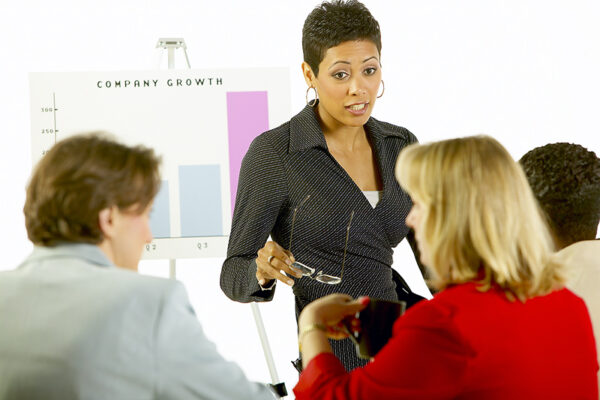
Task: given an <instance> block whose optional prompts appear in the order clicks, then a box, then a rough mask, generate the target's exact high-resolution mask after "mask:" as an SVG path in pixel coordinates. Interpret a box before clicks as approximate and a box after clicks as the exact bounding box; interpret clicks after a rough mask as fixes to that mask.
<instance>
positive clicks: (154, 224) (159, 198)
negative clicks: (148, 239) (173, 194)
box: [150, 181, 171, 238]
mask: <svg viewBox="0 0 600 400" xmlns="http://www.w3.org/2000/svg"><path fill="white" fill-rule="evenodd" d="M150 229H152V236H154V237H155V238H168V237H171V218H169V182H168V181H162V183H161V185H160V190H159V191H158V193H157V195H156V197H155V198H154V204H153V205H152V213H151V214H150Z"/></svg>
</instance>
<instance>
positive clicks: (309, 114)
mask: <svg viewBox="0 0 600 400" xmlns="http://www.w3.org/2000/svg"><path fill="white" fill-rule="evenodd" d="M315 107H316V106H315ZM365 129H366V131H367V134H369V135H371V136H372V138H373V139H374V141H375V142H378V141H380V140H382V139H384V138H386V137H399V138H404V139H408V138H407V137H406V136H405V135H404V134H403V133H402V132H399V131H397V130H392V129H387V128H386V126H385V124H384V123H382V122H380V121H378V120H376V119H375V118H373V117H370V118H369V120H368V121H367V123H366V124H365ZM314 147H320V148H322V149H327V142H326V141H325V136H323V131H322V130H321V124H320V123H319V119H318V117H317V113H316V109H315V108H314V107H311V106H308V105H307V106H305V107H304V109H302V111H300V112H299V113H298V114H296V115H295V116H294V117H292V119H291V120H290V144H289V152H290V153H294V152H296V151H301V150H306V149H310V148H314Z"/></svg>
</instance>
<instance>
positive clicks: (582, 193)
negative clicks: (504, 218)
mask: <svg viewBox="0 0 600 400" xmlns="http://www.w3.org/2000/svg"><path fill="white" fill-rule="evenodd" d="M519 162H520V163H521V165H522V167H523V170H524V171H525V175H526V176H527V180H528V181H529V184H530V186H531V188H532V190H533V194H534V195H535V197H536V199H537V200H538V202H539V204H540V206H541V208H542V209H543V210H544V212H545V214H546V217H547V220H548V224H549V225H550V230H551V232H552V236H553V239H554V243H555V244H556V247H557V248H558V249H559V250H560V251H559V256H560V258H561V261H562V262H563V263H565V264H566V265H568V267H569V268H570V271H569V275H568V281H567V286H568V287H569V288H570V289H571V290H573V292H575V293H576V294H577V295H579V296H581V297H582V298H583V299H584V301H585V302H586V304H587V307H588V310H589V312H590V316H591V318H592V324H593V325H594V331H595V336H596V349H599V348H600V290H598V287H599V286H600V240H594V239H595V238H596V234H597V231H598V224H599V223H600V158H598V157H597V156H596V154H595V153H594V152H593V151H589V150H587V149H586V148H584V147H583V146H581V145H578V144H573V143H551V144H547V145H545V146H541V147H536V148H535V149H532V150H530V151H529V152H527V153H526V154H525V155H524V156H523V157H522V158H521V160H520V161H519ZM598 379H599V380H598V382H599V383H600V377H598Z"/></svg>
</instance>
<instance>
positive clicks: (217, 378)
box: [155, 282, 274, 400]
mask: <svg viewBox="0 0 600 400" xmlns="http://www.w3.org/2000/svg"><path fill="white" fill-rule="evenodd" d="M155 340H156V346H155V348H156V355H155V362H156V373H157V379H158V384H157V388H156V391H157V398H158V399H210V400H213V399H214V400H216V399H230V400H238V399H239V400H246V399H257V400H259V399H260V400H262V399H265V400H267V399H268V400H273V399H274V395H273V394H272V391H271V389H270V388H269V387H268V386H267V385H265V384H261V383H256V382H250V381H248V380H247V379H246V376H245V375H244V373H243V371H242V370H241V369H240V367H239V366H238V365H236V364H235V363H233V362H230V361H227V360H225V359H224V358H223V357H222V356H221V355H220V354H219V353H218V352H217V348H216V346H215V344H214V343H212V342H211V341H210V340H209V339H208V338H207V337H206V335H205V334H204V331H203V330H202V327H201V326H200V323H199V322H198V319H197V318H196V315H195V313H194V311H193V309H192V307H191V305H190V303H189V300H188V296H187V292H186V290H185V288H184V287H183V285H182V284H181V283H179V282H172V285H169V288H168V290H166V291H165V294H164V296H163V299H162V302H161V307H160V309H159V314H158V318H157V322H156V327H155Z"/></svg>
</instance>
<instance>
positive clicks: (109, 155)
mask: <svg viewBox="0 0 600 400" xmlns="http://www.w3.org/2000/svg"><path fill="white" fill-rule="evenodd" d="M158 165H159V160H158V158H157V157H156V156H155V155H154V153H153V152H152V151H151V150H149V149H145V148H142V147H127V146H124V145H121V144H118V143H116V142H114V141H112V140H109V139H105V138H103V137H102V136H100V135H89V136H77V137H72V138H69V139H65V140H64V141H62V142H59V143H58V144H56V145H55V146H54V147H53V148H52V149H51V150H50V152H48V153H47V154H46V155H45V156H44V158H43V159H42V160H41V161H40V163H39V164H38V166H37V167H36V168H35V171H34V173H33V176H32V178H31V182H30V183H29V186H28V190H27V199H26V203H25V208H24V211H25V220H26V225H27V232H28V235H29V238H30V239H31V240H32V242H34V244H35V247H34V250H33V252H32V254H31V255H30V256H29V257H28V258H27V259H26V260H25V261H24V262H23V263H22V264H21V265H20V266H19V267H18V268H17V269H15V270H12V271H7V272H2V273H0V326H2V334H1V335H0V359H2V362H0V399H14V398H18V399H21V398H22V399H35V398H40V399H61V400H64V399H79V398H85V399H134V398H135V399H138V398H144V399H161V398H173V399H183V398H185V399H248V398H256V399H272V398H273V396H272V395H271V391H270V389H268V388H267V386H265V385H262V384H258V383H252V382H248V381H247V379H246V378H245V376H244V374H243V372H242V371H241V369H240V368H239V367H237V366H236V365H235V364H233V363H231V362H228V361H226V360H224V359H223V358H222V357H221V356H220V355H219V353H218V352H217V351H216V347H215V345H214V344H213V343H212V342H210V341H209V340H208V339H207V338H206V336H205V335H204V333H203V331H202V328H201V326H200V324H199V323H198V321H197V319H196V317H195V315H194V312H193V310H192V308H191V306H190V304H189V300H188V298H187V294H186V291H185V289H184V287H183V286H182V285H181V284H180V283H179V282H176V281H170V280H166V279H160V278H153V277H147V276H141V275H138V274H137V273H136V272H135V270H137V264H138V262H139V258H140V256H141V252H142V249H143V246H144V245H145V244H146V243H147V242H149V241H150V240H151V239H152V234H151V232H150V228H149V212H150V208H151V205H152V199H153V198H154V196H155V194H156V193H157V191H158V188H159V183H160V177H159V174H158ZM117 266H118V267H117ZM128 269H129V270H128Z"/></svg>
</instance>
